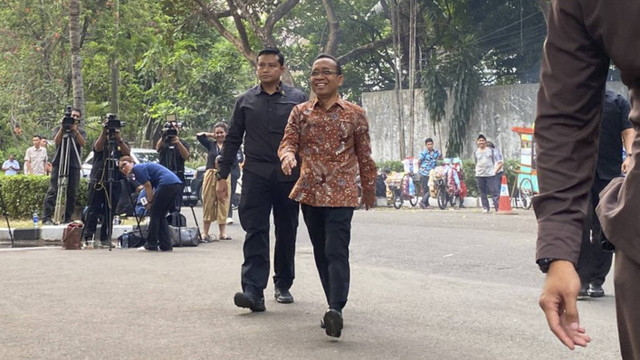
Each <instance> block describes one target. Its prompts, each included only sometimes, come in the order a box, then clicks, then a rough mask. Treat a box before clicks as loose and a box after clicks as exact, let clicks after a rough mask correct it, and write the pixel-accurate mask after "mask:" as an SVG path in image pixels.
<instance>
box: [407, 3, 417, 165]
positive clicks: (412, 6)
mask: <svg viewBox="0 0 640 360" xmlns="http://www.w3.org/2000/svg"><path fill="white" fill-rule="evenodd" d="M416 10H417V9H416V1H415V0H411V1H410V2H409V151H408V154H407V155H408V156H411V157H413V155H414V146H415V145H414V140H415V104H416V95H415V90H414V87H415V81H416Z"/></svg>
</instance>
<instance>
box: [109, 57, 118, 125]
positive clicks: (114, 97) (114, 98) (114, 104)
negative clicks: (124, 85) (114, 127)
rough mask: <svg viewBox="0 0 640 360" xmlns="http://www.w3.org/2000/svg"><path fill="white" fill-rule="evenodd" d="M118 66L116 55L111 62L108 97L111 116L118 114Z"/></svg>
mask: <svg viewBox="0 0 640 360" xmlns="http://www.w3.org/2000/svg"><path fill="white" fill-rule="evenodd" d="M119 64H120V61H118V58H117V55H116V56H114V57H113V59H112V61H111V96H110V103H111V106H110V110H109V111H110V112H111V113H112V114H117V113H118V107H119V104H118V100H119V97H118V85H119V82H120V69H119V68H118V65H119Z"/></svg>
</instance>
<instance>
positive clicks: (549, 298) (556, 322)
mask: <svg viewBox="0 0 640 360" xmlns="http://www.w3.org/2000/svg"><path fill="white" fill-rule="evenodd" d="M579 291H580V278H579V277H578V274H577V273H576V270H575V268H574V267H573V264H572V263H571V262H569V261H565V260H556V261H554V262H552V263H551V266H550V267H549V271H548V273H547V280H546V281H545V283H544V287H543V288H542V294H541V295H540V301H539V304H540V307H541V308H542V311H544V313H545V316H546V318H547V323H548V324H549V329H550V330H551V332H553V334H554V335H555V336H556V337H557V338H558V340H560V341H561V342H562V343H563V344H564V345H565V346H566V347H568V348H569V349H571V350H573V349H574V348H575V346H576V345H577V346H582V347H585V346H587V343H589V342H590V341H591V338H590V337H589V335H587V334H586V332H585V329H584V328H583V327H581V326H580V318H579V316H578V306H577V298H578V292H579Z"/></svg>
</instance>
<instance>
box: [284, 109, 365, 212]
mask: <svg viewBox="0 0 640 360" xmlns="http://www.w3.org/2000/svg"><path fill="white" fill-rule="evenodd" d="M289 152H292V153H297V154H299V155H300V158H301V164H298V166H300V178H299V179H298V181H297V182H296V184H295V186H294V187H293V190H292V191H291V194H290V195H289V197H290V198H291V199H293V200H295V201H298V202H300V203H302V204H307V205H310V206H316V207H355V206H357V205H358V187H357V185H356V176H357V174H358V172H359V173H360V183H361V186H362V192H363V194H374V192H375V178H376V164H375V162H374V161H373V159H372V158H371V141H370V139H369V123H368V121H367V117H366V115H365V111H364V109H362V108H361V107H360V106H358V105H355V104H352V103H350V102H348V101H345V100H342V99H340V100H338V101H337V102H336V103H335V104H333V105H332V106H331V108H329V109H328V110H325V109H324V107H323V106H322V105H321V104H320V103H319V102H318V101H317V99H314V100H311V101H307V102H304V103H302V104H300V105H297V106H295V107H294V108H293V110H292V111H291V115H290V116H289V121H288V123H287V127H286V128H285V131H284V137H283V138H282V142H281V143H280V148H279V149H278V156H279V157H280V159H282V158H283V157H284V155H285V154H286V153H289Z"/></svg>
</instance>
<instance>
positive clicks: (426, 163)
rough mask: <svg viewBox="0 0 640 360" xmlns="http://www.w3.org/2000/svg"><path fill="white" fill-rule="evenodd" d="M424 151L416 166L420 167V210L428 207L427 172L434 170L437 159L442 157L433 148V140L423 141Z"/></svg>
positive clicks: (438, 151)
mask: <svg viewBox="0 0 640 360" xmlns="http://www.w3.org/2000/svg"><path fill="white" fill-rule="evenodd" d="M424 146H425V149H424V150H423V151H422V152H420V156H419V160H418V166H420V170H419V172H420V184H421V187H422V201H420V208H422V209H426V208H428V207H429V172H430V171H431V170H433V169H435V168H436V165H437V164H436V163H437V161H438V159H440V158H441V157H442V153H440V150H438V149H435V148H434V147H433V139H432V138H427V139H426V140H425V141H424Z"/></svg>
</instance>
